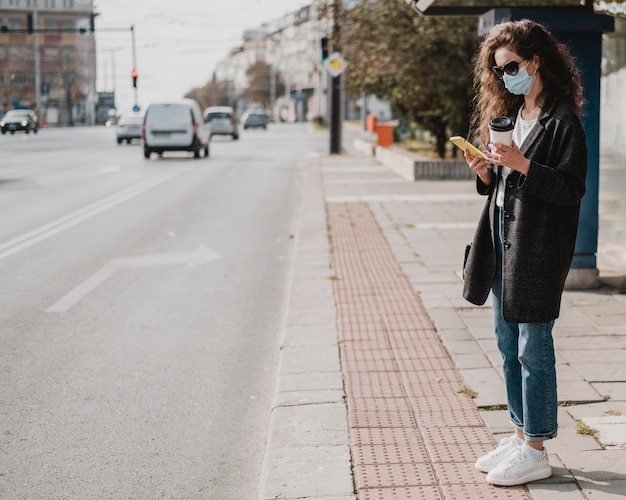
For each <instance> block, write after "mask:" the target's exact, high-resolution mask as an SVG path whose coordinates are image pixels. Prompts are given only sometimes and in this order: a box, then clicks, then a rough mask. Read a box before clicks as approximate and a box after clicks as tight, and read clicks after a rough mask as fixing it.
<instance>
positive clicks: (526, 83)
mask: <svg viewBox="0 0 626 500" xmlns="http://www.w3.org/2000/svg"><path fill="white" fill-rule="evenodd" d="M526 66H528V65H526ZM526 66H524V67H523V68H520V69H519V71H518V72H517V75H514V76H512V75H509V74H508V73H505V74H504V77H503V80H504V86H505V87H506V89H507V90H508V91H509V92H510V93H511V94H515V95H528V94H529V93H530V91H531V89H532V88H533V85H534V84H535V79H536V78H537V75H532V76H531V75H529V74H528V71H526Z"/></svg>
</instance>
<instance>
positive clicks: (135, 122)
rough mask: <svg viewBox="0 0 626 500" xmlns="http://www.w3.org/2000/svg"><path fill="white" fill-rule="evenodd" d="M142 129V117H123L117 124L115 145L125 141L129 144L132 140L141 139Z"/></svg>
mask: <svg viewBox="0 0 626 500" xmlns="http://www.w3.org/2000/svg"><path fill="white" fill-rule="evenodd" d="M142 128H143V116H124V117H122V118H121V119H120V121H118V122H117V125H116V134H117V143H118V144H122V142H124V141H126V143H127V144H130V143H131V141H132V140H133V139H141V130H142Z"/></svg>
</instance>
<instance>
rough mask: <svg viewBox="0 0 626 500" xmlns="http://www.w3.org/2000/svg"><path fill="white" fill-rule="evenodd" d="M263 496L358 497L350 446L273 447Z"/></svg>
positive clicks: (270, 451)
mask: <svg viewBox="0 0 626 500" xmlns="http://www.w3.org/2000/svg"><path fill="white" fill-rule="evenodd" d="M267 462H268V463H269V464H271V466H270V467H268V468H267V469H266V470H265V471H264V474H263V477H262V480H261V491H260V494H259V499H262V500H266V499H267V500H270V499H277V498H280V499H285V500H288V499H302V498H307V499H313V498H325V499H327V500H328V499H330V498H336V499H346V500H348V499H350V500H352V499H355V498H356V497H355V495H354V494H353V492H354V485H353V483H352V479H351V477H352V472H351V470H350V448H349V446H348V444H347V443H345V444H342V445H337V446H328V445H316V446H294V447H271V448H270V449H269V452H268V459H267Z"/></svg>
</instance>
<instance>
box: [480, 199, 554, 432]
mask: <svg viewBox="0 0 626 500" xmlns="http://www.w3.org/2000/svg"><path fill="white" fill-rule="evenodd" d="M499 212H501V211H499ZM498 226H499V231H498V233H499V234H498V235H497V241H496V256H497V260H496V276H495V279H494V281H493V287H492V290H491V291H492V296H493V317H494V325H495V332H496V341H497V344H498V349H499V351H500V354H501V355H502V359H503V361H504V363H503V368H502V369H503V373H504V382H505V385H506V394H507V402H508V406H509V416H510V418H511V422H512V423H513V425H514V426H515V427H517V428H518V429H520V430H522V431H524V436H525V438H526V440H528V441H545V440H547V439H552V438H554V437H556V434H557V427H558V424H557V409H558V401H557V394H556V360H555V356H554V343H553V340H552V327H553V326H554V321H549V322H547V323H508V322H506V321H505V320H504V318H503V317H502V234H501V232H502V217H501V213H499V214H498Z"/></svg>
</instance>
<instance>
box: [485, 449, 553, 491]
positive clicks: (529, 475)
mask: <svg viewBox="0 0 626 500" xmlns="http://www.w3.org/2000/svg"><path fill="white" fill-rule="evenodd" d="M551 475H552V468H551V467H550V464H549V463H548V453H547V452H546V449H545V448H544V449H543V450H542V453H541V456H540V457H535V456H534V455H533V454H532V453H531V451H530V447H529V446H526V445H524V446H522V447H520V448H518V449H516V450H513V451H511V452H510V455H509V456H508V457H507V458H506V460H504V462H502V463H501V464H500V465H498V466H497V467H495V468H494V469H491V471H489V474H487V482H488V483H491V484H495V485H498V486H515V485H518V484H526V483H529V482H531V481H538V480H539V479H546V478H548V477H550V476H551Z"/></svg>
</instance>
